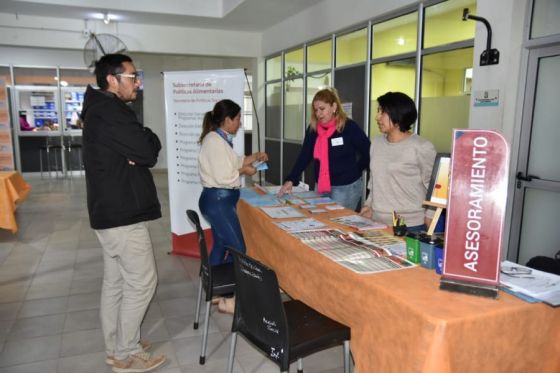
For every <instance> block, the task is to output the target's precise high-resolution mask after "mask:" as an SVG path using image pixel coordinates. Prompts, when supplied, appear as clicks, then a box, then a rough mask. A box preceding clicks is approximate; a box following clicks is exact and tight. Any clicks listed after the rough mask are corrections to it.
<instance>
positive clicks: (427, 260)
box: [420, 234, 442, 269]
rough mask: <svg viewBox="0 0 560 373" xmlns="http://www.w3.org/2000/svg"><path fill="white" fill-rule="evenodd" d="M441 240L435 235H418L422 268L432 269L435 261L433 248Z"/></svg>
mask: <svg viewBox="0 0 560 373" xmlns="http://www.w3.org/2000/svg"><path fill="white" fill-rule="evenodd" d="M441 242H442V240H441V238H439V237H436V236H428V235H427V234H425V235H422V236H421V237H420V265H421V266H422V267H424V268H428V269H434V268H435V267H436V265H437V263H436V252H435V248H436V246H437V245H439V244H441Z"/></svg>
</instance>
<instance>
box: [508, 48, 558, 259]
mask: <svg viewBox="0 0 560 373" xmlns="http://www.w3.org/2000/svg"><path fill="white" fill-rule="evenodd" d="M558 87H560V45H559V46H554V47H546V48H544V47H543V48H539V49H536V50H532V51H531V52H530V54H529V65H528V73H527V91H526V96H525V102H524V106H523V108H524V109H523V119H522V129H521V141H520V149H519V162H518V169H517V170H516V174H517V178H516V188H515V194H514V202H513V215H512V225H511V232H510V250H509V252H508V259H509V260H512V261H515V262H518V263H520V264H523V265H525V264H526V263H527V262H528V261H529V259H531V258H532V257H534V256H538V255H543V256H549V257H553V256H554V254H555V253H556V252H558V251H559V250H560V243H559V241H558V236H557V230H558V221H559V220H560V167H559V166H558V141H559V139H560V119H559V118H560V105H558V94H559V88H558Z"/></svg>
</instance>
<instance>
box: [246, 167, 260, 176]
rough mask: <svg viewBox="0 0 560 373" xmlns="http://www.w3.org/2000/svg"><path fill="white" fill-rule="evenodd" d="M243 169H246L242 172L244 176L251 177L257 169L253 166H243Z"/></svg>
mask: <svg viewBox="0 0 560 373" xmlns="http://www.w3.org/2000/svg"><path fill="white" fill-rule="evenodd" d="M244 168H246V170H245V172H244V173H245V175H249V176H253V175H254V174H256V173H257V169H256V168H255V167H253V166H245V167H244Z"/></svg>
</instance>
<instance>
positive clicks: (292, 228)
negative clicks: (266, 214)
mask: <svg viewBox="0 0 560 373" xmlns="http://www.w3.org/2000/svg"><path fill="white" fill-rule="evenodd" d="M274 224H276V225H277V226H278V227H280V228H282V229H283V230H285V231H287V232H297V231H308V230H314V229H321V228H325V227H326V226H327V225H326V224H325V223H322V222H320V221H318V220H315V219H312V218H307V219H300V220H290V221H278V222H274Z"/></svg>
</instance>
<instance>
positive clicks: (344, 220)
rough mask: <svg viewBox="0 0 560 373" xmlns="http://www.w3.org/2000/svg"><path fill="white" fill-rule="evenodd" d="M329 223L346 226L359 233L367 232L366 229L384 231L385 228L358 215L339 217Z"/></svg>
mask: <svg viewBox="0 0 560 373" xmlns="http://www.w3.org/2000/svg"><path fill="white" fill-rule="evenodd" d="M331 221H333V222H335V223H338V224H342V225H346V226H348V227H352V228H356V229H358V230H360V231H364V230H368V229H384V228H387V226H386V225H385V224H383V223H378V222H376V221H373V220H371V219H368V218H365V217H363V216H360V215H349V216H340V217H338V218H332V219H331Z"/></svg>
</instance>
